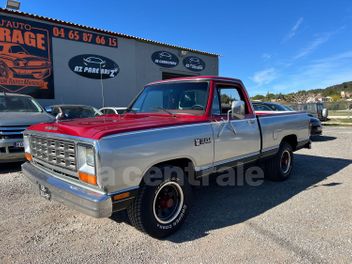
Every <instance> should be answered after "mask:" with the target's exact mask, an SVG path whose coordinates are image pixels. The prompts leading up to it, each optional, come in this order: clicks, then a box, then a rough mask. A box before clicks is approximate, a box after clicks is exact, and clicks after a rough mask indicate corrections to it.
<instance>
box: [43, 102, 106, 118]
mask: <svg viewBox="0 0 352 264" xmlns="http://www.w3.org/2000/svg"><path fill="white" fill-rule="evenodd" d="M45 111H46V112H48V113H49V114H51V115H52V116H54V117H56V118H57V119H59V120H65V119H76V118H89V117H96V116H100V115H102V113H101V112H100V111H99V110H98V109H96V108H95V107H93V106H88V105H51V106H47V107H45Z"/></svg>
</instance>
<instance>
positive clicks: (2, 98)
mask: <svg viewBox="0 0 352 264" xmlns="http://www.w3.org/2000/svg"><path fill="white" fill-rule="evenodd" d="M53 120H54V118H53V117H52V116H50V115H49V114H47V113H46V112H45V111H44V110H43V108H42V107H41V106H40V105H39V103H38V102H36V101H35V100H34V99H33V98H32V97H30V96H27V95H19V94H9V93H0V163H4V162H18V161H22V160H24V148H23V135H22V132H23V131H24V130H25V129H26V128H27V127H28V126H30V125H33V124H37V123H43V122H51V121H53Z"/></svg>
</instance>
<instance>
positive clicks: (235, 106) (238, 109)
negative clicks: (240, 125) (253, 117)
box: [231, 101, 246, 119]
mask: <svg viewBox="0 0 352 264" xmlns="http://www.w3.org/2000/svg"><path fill="white" fill-rule="evenodd" d="M245 106H246V104H245V102H243V101H233V102H232V103H231V116H232V118H237V119H244V117H245V114H246V111H245Z"/></svg>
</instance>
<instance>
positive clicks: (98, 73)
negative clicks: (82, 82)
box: [68, 54, 120, 79]
mask: <svg viewBox="0 0 352 264" xmlns="http://www.w3.org/2000/svg"><path fill="white" fill-rule="evenodd" d="M68 65H69V67H70V69H71V71H73V72H74V73H77V74H78V75H81V76H83V77H86V78H90V79H109V78H114V77H116V76H117V74H118V73H119V72H120V68H119V66H118V65H117V63H116V62H114V61H113V60H111V59H109V58H106V57H103V56H100V55H96V54H83V55H78V56H75V57H73V58H71V59H70V61H69V63H68Z"/></svg>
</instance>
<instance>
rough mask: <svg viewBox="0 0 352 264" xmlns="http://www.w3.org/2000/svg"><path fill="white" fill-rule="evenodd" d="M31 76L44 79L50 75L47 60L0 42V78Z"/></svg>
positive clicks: (17, 46)
mask: <svg viewBox="0 0 352 264" xmlns="http://www.w3.org/2000/svg"><path fill="white" fill-rule="evenodd" d="M14 74H16V75H19V76H32V77H33V78H35V79H44V78H46V77H47V76H49V75H50V74H51V63H50V61H49V60H48V59H46V58H42V57H38V56H34V55H31V54H29V53H28V51H27V50H25V49H24V48H23V47H22V46H21V45H19V44H12V43H7V42H0V77H4V78H13V77H14Z"/></svg>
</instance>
